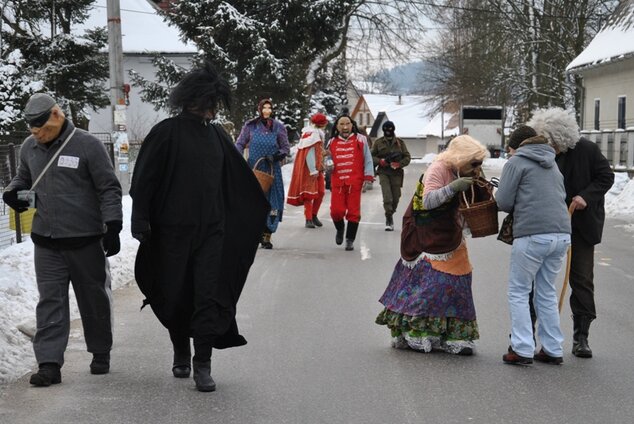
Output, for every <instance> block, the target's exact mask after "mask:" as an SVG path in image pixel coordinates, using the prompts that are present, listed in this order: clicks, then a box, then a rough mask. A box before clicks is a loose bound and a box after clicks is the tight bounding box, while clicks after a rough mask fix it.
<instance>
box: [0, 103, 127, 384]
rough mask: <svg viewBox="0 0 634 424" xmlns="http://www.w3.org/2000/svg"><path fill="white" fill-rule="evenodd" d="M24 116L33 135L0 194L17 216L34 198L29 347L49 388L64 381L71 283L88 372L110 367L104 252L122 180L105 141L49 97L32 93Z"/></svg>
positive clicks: (116, 224) (109, 245) (118, 215)
mask: <svg viewBox="0 0 634 424" xmlns="http://www.w3.org/2000/svg"><path fill="white" fill-rule="evenodd" d="M24 115H25V119H26V122H27V124H28V125H29V128H30V130H31V134H32V135H31V136H30V137H28V138H27V139H26V140H25V141H24V143H23V144H22V147H21V149H20V165H19V168H18V173H17V175H16V176H15V177H14V178H13V180H12V181H11V183H10V184H9V185H8V186H7V188H6V191H5V192H4V193H3V196H2V198H3V200H4V202H5V203H6V204H7V205H9V206H10V207H12V208H13V209H15V210H16V212H18V213H19V212H24V211H25V210H26V208H27V207H28V206H29V201H27V200H25V199H26V198H29V197H30V198H31V199H34V201H35V208H36V213H35V217H34V218H33V226H32V231H31V239H32V240H33V243H34V245H35V254H34V261H35V274H36V279H37V287H38V291H39V294H40V298H39V302H38V305H37V308H36V311H35V316H36V321H37V332H36V334H35V337H34V339H33V350H34V351H35V358H36V360H37V362H38V364H39V370H38V372H37V373H35V374H33V375H31V380H30V382H31V384H33V385H35V386H50V385H51V384H57V383H61V381H62V377H61V372H60V369H61V367H62V365H63V364H64V351H65V350H66V345H67V344H68V336H69V332H70V311H69V303H68V300H69V299H68V283H69V282H72V284H73V289H74V291H75V296H76V298H77V305H78V306H79V312H80V314H81V318H82V324H83V327H84V335H85V339H86V345H87V348H88V351H89V352H91V353H92V354H93V360H92V363H91V364H90V371H91V373H92V374H105V373H107V372H108V371H109V370H110V349H111V347H112V324H111V322H112V315H111V314H112V307H111V306H112V305H111V297H112V296H111V292H110V271H109V266H108V260H107V259H106V256H112V255H115V254H117V253H118V252H119V249H120V242H119V232H120V231H121V223H122V215H123V214H122V208H121V185H120V184H119V181H118V180H117V177H116V175H115V173H114V169H113V167H112V163H111V162H110V158H109V157H108V153H107V152H106V149H105V147H104V145H103V144H102V143H101V142H100V141H99V140H98V139H97V138H95V137H93V136H92V135H90V134H89V133H88V132H86V131H83V130H81V129H77V128H75V126H74V125H73V123H72V122H70V120H68V119H66V117H65V115H64V113H63V112H62V109H61V108H60V107H59V105H57V103H56V101H55V100H54V99H53V98H52V97H51V96H49V95H47V94H42V93H38V94H35V95H33V96H31V98H30V99H29V101H28V102H27V104H26V107H25V111H24ZM24 191H27V193H29V195H28V196H25V195H24ZM31 207H33V204H32V203H31Z"/></svg>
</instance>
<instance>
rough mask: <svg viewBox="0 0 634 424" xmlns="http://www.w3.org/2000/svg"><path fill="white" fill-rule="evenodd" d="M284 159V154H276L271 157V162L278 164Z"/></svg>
mask: <svg viewBox="0 0 634 424" xmlns="http://www.w3.org/2000/svg"><path fill="white" fill-rule="evenodd" d="M285 157H286V153H281V152H277V153H276V154H274V155H273V160H274V161H276V162H279V161H281V160H283V159H284V158H285Z"/></svg>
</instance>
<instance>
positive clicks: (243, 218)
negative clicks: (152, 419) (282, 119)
mask: <svg viewBox="0 0 634 424" xmlns="http://www.w3.org/2000/svg"><path fill="white" fill-rule="evenodd" d="M169 100H170V104H171V106H172V108H173V109H174V110H178V111H179V112H180V113H179V114H178V115H176V116H174V117H172V118H168V119H165V120H164V121H162V122H160V123H158V124H157V125H155V126H154V127H153V128H152V130H151V131H150V133H149V134H148V136H147V137H146V138H145V140H144V142H143V144H142V146H141V149H140V151H139V155H138V158H137V161H136V165H135V169H134V175H133V178H132V184H131V187H130V196H131V197H132V199H133V203H132V226H131V230H132V235H133V236H134V237H135V238H136V239H137V240H139V241H140V242H141V244H140V246H139V250H138V253H137V257H136V263H135V277H136V281H137V283H138V285H139V288H140V289H141V291H142V292H143V294H144V295H145V296H146V299H145V300H144V301H143V306H145V305H146V304H149V305H150V306H151V308H152V310H153V311H154V314H155V315H156V317H157V318H158V319H159V321H160V322H161V324H163V325H164V326H165V327H166V328H167V329H168V331H169V335H170V339H171V341H172V344H173V347H174V361H173V366H172V372H173V374H174V376H175V377H180V378H187V377H189V375H190V373H191V365H192V363H193V371H194V372H193V376H194V381H195V383H196V388H197V389H198V390H199V391H204V392H210V391H213V390H215V388H216V384H215V382H214V380H213V378H212V377H211V351H212V348H217V349H224V348H228V347H234V346H241V345H244V344H246V340H245V339H244V337H242V336H241V335H240V334H239V332H238V326H237V324H236V319H235V316H236V304H237V302H238V299H239V297H240V293H241V291H242V288H243V286H244V283H245V280H246V278H247V274H248V272H249V268H250V267H251V265H252V263H253V260H254V258H255V254H256V251H257V248H258V243H259V241H260V237H261V235H262V232H263V230H264V228H263V227H264V222H265V218H266V216H267V214H268V213H269V204H268V202H267V200H266V198H265V197H264V194H263V193H262V190H261V188H260V185H259V184H258V181H257V179H256V178H255V176H254V174H253V172H252V171H251V169H250V168H249V167H248V165H247V163H246V162H245V160H244V158H242V156H240V154H239V153H238V151H237V150H236V148H235V147H234V145H233V143H232V141H231V139H230V138H229V136H228V135H227V134H226V133H225V131H224V130H223V129H222V128H221V127H220V126H218V125H216V124H214V123H212V122H211V120H212V119H213V118H214V117H215V115H216V112H217V110H218V108H219V107H222V106H225V107H226V108H229V104H230V88H229V85H228V83H227V82H226V81H225V80H224V79H223V78H221V77H220V76H219V75H218V74H217V73H216V71H215V70H214V69H213V66H212V65H211V64H210V63H206V64H204V65H203V66H202V67H201V68H197V69H194V70H192V71H190V72H189V73H188V74H186V75H185V76H184V77H183V79H182V80H181V81H180V83H179V84H178V85H177V86H176V87H175V88H174V89H173V91H172V92H171V95H170V99H169ZM190 338H193V344H194V357H193V361H192V358H191V350H190Z"/></svg>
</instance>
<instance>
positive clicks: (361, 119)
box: [358, 113, 363, 125]
mask: <svg viewBox="0 0 634 424" xmlns="http://www.w3.org/2000/svg"><path fill="white" fill-rule="evenodd" d="M358 125H363V113H359V123H358Z"/></svg>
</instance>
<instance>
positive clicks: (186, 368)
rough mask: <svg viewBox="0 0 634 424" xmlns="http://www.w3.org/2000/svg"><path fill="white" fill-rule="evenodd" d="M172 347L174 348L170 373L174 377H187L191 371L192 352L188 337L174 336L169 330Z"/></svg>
mask: <svg viewBox="0 0 634 424" xmlns="http://www.w3.org/2000/svg"><path fill="white" fill-rule="evenodd" d="M170 339H171V340H172V347H173V348H174V361H173V362H172V374H174V377H176V378H188V377H189V374H190V373H191V371H192V365H191V362H192V352H191V347H190V344H189V337H188V336H184V337H182V336H181V337H174V336H173V335H172V333H171V332H170Z"/></svg>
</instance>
